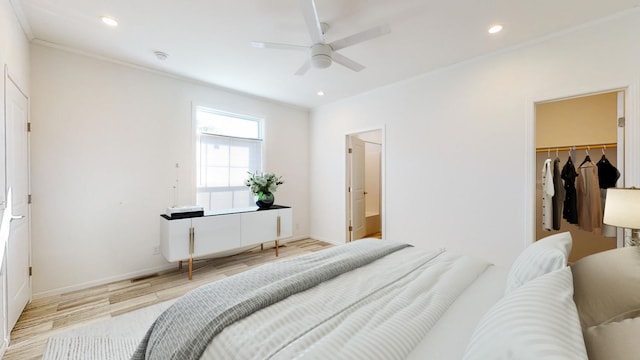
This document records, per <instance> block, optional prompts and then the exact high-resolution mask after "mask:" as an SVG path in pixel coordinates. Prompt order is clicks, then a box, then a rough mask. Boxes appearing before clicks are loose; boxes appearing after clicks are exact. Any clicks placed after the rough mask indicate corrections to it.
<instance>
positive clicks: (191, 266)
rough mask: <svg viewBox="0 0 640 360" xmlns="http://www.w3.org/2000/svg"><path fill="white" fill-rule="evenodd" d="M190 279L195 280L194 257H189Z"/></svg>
mask: <svg viewBox="0 0 640 360" xmlns="http://www.w3.org/2000/svg"><path fill="white" fill-rule="evenodd" d="M189 280H193V258H189Z"/></svg>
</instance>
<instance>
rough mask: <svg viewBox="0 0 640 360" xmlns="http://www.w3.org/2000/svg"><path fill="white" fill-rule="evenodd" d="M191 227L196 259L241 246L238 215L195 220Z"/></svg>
mask: <svg viewBox="0 0 640 360" xmlns="http://www.w3.org/2000/svg"><path fill="white" fill-rule="evenodd" d="M191 226H193V229H194V230H193V231H194V243H193V245H194V251H193V256H194V257H195V256H201V255H208V254H211V253H214V252H219V251H225V250H230V249H234V248H238V247H240V246H241V244H240V216H238V215H218V216H207V217H198V218H193V219H192V224H191Z"/></svg>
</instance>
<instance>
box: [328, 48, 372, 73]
mask: <svg viewBox="0 0 640 360" xmlns="http://www.w3.org/2000/svg"><path fill="white" fill-rule="evenodd" d="M331 59H332V60H333V61H335V62H337V63H338V64H340V65H342V66H344V67H347V68H349V69H351V70H353V71H356V72H358V71H361V70H363V69H364V66H363V65H360V64H358V63H357V62H355V61H353V60H351V59H349V58H348V57H346V56H343V55H340V54H338V53H337V52H334V53H333V54H332V55H331Z"/></svg>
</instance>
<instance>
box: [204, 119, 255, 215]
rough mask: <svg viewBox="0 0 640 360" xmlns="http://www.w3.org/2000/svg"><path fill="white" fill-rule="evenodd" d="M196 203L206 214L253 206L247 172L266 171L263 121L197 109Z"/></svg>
mask: <svg viewBox="0 0 640 360" xmlns="http://www.w3.org/2000/svg"><path fill="white" fill-rule="evenodd" d="M196 124H197V125H196V164H197V166H196V169H197V170H196V171H197V174H196V179H197V180H196V189H197V194H196V203H197V204H198V205H201V206H203V207H204V208H205V210H217V209H228V208H234V207H247V206H251V205H253V203H254V201H253V195H252V194H251V191H249V188H247V187H246V186H245V185H244V180H245V179H246V178H247V176H248V174H247V172H254V171H261V170H262V120H260V119H255V118H251V117H248V116H241V115H235V114H229V113H224V112H220V111H216V110H212V109H207V108H203V107H196Z"/></svg>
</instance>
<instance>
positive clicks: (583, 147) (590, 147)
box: [536, 143, 618, 153]
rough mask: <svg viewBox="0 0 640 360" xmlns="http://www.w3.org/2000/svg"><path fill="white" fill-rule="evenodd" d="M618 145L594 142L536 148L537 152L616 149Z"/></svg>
mask: <svg viewBox="0 0 640 360" xmlns="http://www.w3.org/2000/svg"><path fill="white" fill-rule="evenodd" d="M617 147H618V144H617V143H610V144H593V145H576V146H557V147H540V148H536V152H537V153H539V152H547V151H551V152H554V151H570V150H573V149H575V150H598V149H604V148H607V149H615V148H617Z"/></svg>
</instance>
